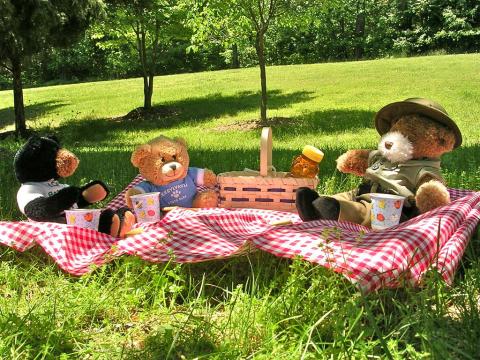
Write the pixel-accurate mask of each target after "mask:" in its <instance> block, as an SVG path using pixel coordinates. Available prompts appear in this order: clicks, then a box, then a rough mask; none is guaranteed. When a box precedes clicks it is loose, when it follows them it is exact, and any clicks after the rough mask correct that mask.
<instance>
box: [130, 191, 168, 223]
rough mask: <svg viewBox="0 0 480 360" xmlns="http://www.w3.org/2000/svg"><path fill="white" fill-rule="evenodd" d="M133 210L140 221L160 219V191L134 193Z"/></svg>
mask: <svg viewBox="0 0 480 360" xmlns="http://www.w3.org/2000/svg"><path fill="white" fill-rule="evenodd" d="M130 199H131V200H132V206H133V210H134V211H135V216H136V218H137V222H138V223H144V222H157V221H160V218H161V213H160V193H159V192H151V193H144V194H138V195H132V196H131V197H130Z"/></svg>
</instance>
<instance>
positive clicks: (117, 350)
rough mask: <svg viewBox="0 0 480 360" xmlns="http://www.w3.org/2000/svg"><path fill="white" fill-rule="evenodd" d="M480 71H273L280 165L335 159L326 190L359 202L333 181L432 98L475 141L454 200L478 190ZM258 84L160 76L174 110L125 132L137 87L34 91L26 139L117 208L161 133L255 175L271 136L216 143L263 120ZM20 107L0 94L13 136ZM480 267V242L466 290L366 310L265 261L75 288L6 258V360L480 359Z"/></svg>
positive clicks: (146, 273)
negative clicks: (44, 136) (137, 151)
mask: <svg viewBox="0 0 480 360" xmlns="http://www.w3.org/2000/svg"><path fill="white" fill-rule="evenodd" d="M479 60H480V56H479V55H460V56H440V57H429V58H415V59H397V60H381V61H366V62H358V63H342V64H321V65H301V66H280V67H273V68H269V69H268V75H269V84H270V87H271V89H272V91H271V92H270V98H269V100H270V109H271V110H270V113H269V116H271V117H282V118H286V119H287V121H282V122H281V123H279V125H278V126H274V129H273V147H274V151H273V162H274V165H275V166H276V168H277V169H278V170H280V171H285V170H287V169H288V167H289V165H290V162H291V159H292V158H293V157H294V156H295V155H297V154H298V153H299V152H300V150H301V148H302V147H303V145H304V144H307V143H311V144H313V145H316V146H318V147H319V148H321V149H322V150H323V151H324V152H325V159H324V161H323V162H322V164H321V170H320V180H321V181H320V186H319V190H320V191H321V192H324V193H335V192H339V191H343V190H347V189H349V188H351V187H353V186H355V184H357V183H358V181H359V179H358V178H356V177H354V176H346V175H343V174H340V173H339V172H338V171H336V170H335V159H336V158H337V157H338V156H339V155H340V154H341V153H343V152H344V151H345V150H347V149H351V148H374V147H375V146H376V141H377V139H378V135H377V134H376V132H375V130H374V129H373V116H374V114H375V112H376V111H377V110H378V109H379V108H380V107H381V106H383V105H385V104H386V103H388V102H390V101H395V100H399V99H403V98H406V97H411V96H426V97H432V98H434V99H436V100H437V101H439V102H440V103H442V105H444V106H445V108H446V109H447V110H448V111H449V113H450V114H451V115H452V117H453V118H454V119H455V120H457V122H458V123H459V126H460V128H461V129H462V131H463V135H464V139H465V142H464V145H463V146H462V147H461V148H459V149H457V150H455V151H454V152H452V153H451V154H446V155H445V156H444V158H443V162H442V164H443V169H444V174H445V177H446V179H447V181H448V183H449V185H450V186H452V187H460V188H471V189H478V188H479V187H480V170H479V166H478V164H479V160H478V159H479V154H480V149H479V146H480V141H479V139H480V130H479V128H478V127H477V126H476V125H475V124H476V121H477V114H479V113H480V104H479V103H478V101H476V99H478V98H479V96H480V90H479V88H478V87H476V86H474V84H475V83H476V82H477V83H478V81H480V71H479V70H480V65H479V64H480V61H479ZM467 80H468V81H467ZM257 82H258V74H257V70H256V69H244V70H232V71H221V72H211V73H200V74H184V75H177V76H165V77H159V78H158V79H157V81H156V86H157V88H156V89H155V93H154V102H155V103H156V104H157V106H158V107H159V108H160V107H167V108H169V109H174V110H175V111H174V112H173V113H172V115H171V116H160V117H152V118H149V119H147V120H144V121H125V120H122V119H121V117H122V116H123V115H125V114H127V113H128V112H129V111H130V110H132V109H134V108H136V107H138V106H139V105H141V94H142V93H141V81H140V80H139V79H130V80H123V81H111V82H97V83H85V84H78V85H69V86H56V87H48V88H36V89H28V90H26V92H25V97H26V99H27V101H28V103H27V116H29V117H30V119H32V121H30V123H29V126H31V127H33V128H35V129H36V130H37V131H40V132H41V133H48V132H54V133H56V134H57V135H59V137H60V138H61V140H62V141H63V143H64V144H65V146H66V147H67V148H69V149H71V150H73V151H74V152H75V153H76V154H77V155H78V156H79V158H80V161H81V163H80V166H79V169H78V170H77V172H76V173H75V174H74V175H73V176H72V177H71V178H69V179H68V181H67V182H68V183H70V184H80V183H84V182H87V181H90V180H94V179H102V180H103V181H105V182H106V183H107V185H108V186H109V187H110V189H111V193H112V195H111V196H113V195H114V194H116V193H118V192H119V191H121V190H122V189H123V187H124V186H125V185H126V184H128V183H129V182H130V181H131V179H132V178H133V177H134V176H135V175H136V172H135V169H134V168H133V167H132V166H131V164H130V155H131V152H132V150H133V149H134V147H135V146H136V145H137V144H139V143H142V142H144V141H147V140H148V139H150V138H153V137H154V136H157V135H159V134H164V135H167V136H182V137H184V138H185V139H186V140H187V142H188V144H189V149H190V158H191V164H192V165H193V166H198V167H208V168H210V169H212V170H214V171H215V172H217V173H219V172H224V171H230V170H239V169H243V168H244V167H248V168H253V169H256V168H258V166H259V136H260V130H251V129H249V130H248V131H240V130H234V131H221V130H219V129H225V128H227V129H228V126H229V125H231V124H242V122H247V121H250V120H252V119H255V118H256V117H257V107H258V103H259V98H258V91H257V86H258V85H257ZM9 99H10V93H7V92H1V93H0V131H4V130H8V129H9V126H11V124H12V122H13V112H12V109H11V107H10V103H11V100H9ZM288 119H290V120H291V122H289V121H288ZM19 146H20V143H19V142H16V141H15V140H14V139H11V138H9V139H7V140H4V141H1V142H0V179H1V184H2V186H0V204H1V207H0V219H5V220H17V219H20V218H21V216H20V214H19V212H18V210H17V207H16V200H15V194H16V190H17V189H18V186H19V185H18V184H17V182H16V180H15V178H14V174H13V171H12V161H13V154H14V152H15V150H16V149H17V148H18V147H19ZM476 238H478V236H477V237H476ZM479 255H480V243H479V241H478V240H477V239H474V240H473V241H471V242H470V244H469V247H468V249H467V252H466V254H465V256H464V259H463V262H462V264H461V266H460V269H459V271H458V274H457V277H456V280H455V283H454V286H453V287H448V286H446V285H445V284H444V283H443V282H442V281H441V280H439V278H438V276H437V274H436V273H434V272H432V273H429V275H428V278H427V280H426V282H425V285H424V286H423V287H422V288H419V289H412V288H410V287H409V286H406V287H405V288H403V289H398V290H382V291H380V292H378V293H373V294H369V295H366V296H365V295H362V294H360V293H359V292H358V291H357V290H356V289H355V288H354V286H353V285H351V284H350V283H348V282H347V281H346V280H344V279H343V278H342V277H340V276H339V275H335V274H332V273H331V272H330V271H328V270H327V269H324V268H322V267H318V266H315V265H312V264H308V263H305V262H303V261H301V260H299V259H294V260H287V259H280V258H276V257H273V256H271V255H269V254H265V253H261V252H254V253H251V254H249V255H248V256H242V257H238V258H232V259H227V260H218V261H212V262H206V263H201V264H185V265H176V264H173V263H169V264H149V263H146V262H144V261H142V260H140V259H137V258H134V257H123V258H120V259H116V260H114V261H113V262H111V263H110V264H108V265H106V266H103V267H102V268H99V269H96V270H95V271H94V272H92V273H91V274H89V275H86V276H84V277H82V278H75V277H71V276H69V275H67V274H65V273H63V272H61V271H60V270H59V269H58V268H57V266H56V265H55V264H53V263H52V261H51V260H50V258H49V257H48V256H46V255H45V254H44V252H43V251H42V250H41V249H39V248H34V249H31V250H29V251H27V252H26V253H23V254H22V253H18V252H15V251H13V250H10V249H8V248H0V358H16V359H34V358H46V359H54V358H55V359H56V358H60V359H77V358H79V359H85V358H92V359H164V358H170V359H182V358H186V359H193V358H200V359H204V358H208V359H238V358H241V359H245V358H255V359H297V358H298V359H302V358H303V359H318V358H334V359H337V358H342V359H343V358H346V359H350V358H354V359H357V358H359V359H364V358H371V357H379V358H392V359H406V358H452V359H476V358H478V357H479V356H480V342H479V341H478V338H479V336H480V309H479V299H480V290H479V289H480V263H479V261H478V258H479Z"/></svg>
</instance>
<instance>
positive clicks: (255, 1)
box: [192, 0, 308, 121]
mask: <svg viewBox="0 0 480 360" xmlns="http://www.w3.org/2000/svg"><path fill="white" fill-rule="evenodd" d="M193 3H194V4H196V6H192V9H193V11H194V18H195V20H194V21H193V23H194V24H195V26H194V28H195V30H196V35H195V40H196V41H197V42H199V43H202V42H206V41H208V39H209V37H210V36H211V35H212V33H213V34H222V32H223V33H224V34H223V36H224V38H225V39H226V43H227V44H228V43H229V44H230V45H231V46H235V45H237V42H238V41H239V40H240V38H241V37H243V38H244V39H246V40H247V41H250V42H253V43H254V46H255V52H256V55H257V60H258V65H259V67H260V86H261V100H260V118H261V120H262V121H266V120H267V100H268V98H267V73H266V57H265V55H266V54H265V37H266V34H267V32H268V31H269V29H270V28H271V27H272V26H273V24H274V23H275V22H276V21H277V20H278V19H280V18H282V17H283V16H286V15H289V16H291V15H292V13H293V12H294V11H295V10H298V8H299V7H297V6H295V5H296V2H294V1H293V0H228V1H224V0H207V1H205V2H201V3H199V2H198V1H194V2H193ZM299 3H300V4H301V5H302V6H305V5H306V4H307V3H308V2H307V1H299ZM292 18H293V17H292Z"/></svg>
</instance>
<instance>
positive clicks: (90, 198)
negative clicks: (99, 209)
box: [77, 180, 110, 208]
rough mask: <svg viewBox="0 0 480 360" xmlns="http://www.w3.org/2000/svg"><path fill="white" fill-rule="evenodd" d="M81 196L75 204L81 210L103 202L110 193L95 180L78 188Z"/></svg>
mask: <svg viewBox="0 0 480 360" xmlns="http://www.w3.org/2000/svg"><path fill="white" fill-rule="evenodd" d="M80 190H81V196H80V199H79V200H78V202H77V205H78V207H80V208H83V207H86V206H89V205H91V204H94V203H96V202H98V201H102V200H104V199H105V198H106V197H107V196H108V194H109V193H110V191H109V190H108V188H107V185H105V184H104V183H103V182H101V181H100V180H95V181H92V182H90V183H88V184H87V185H84V186H82V187H81V188H80Z"/></svg>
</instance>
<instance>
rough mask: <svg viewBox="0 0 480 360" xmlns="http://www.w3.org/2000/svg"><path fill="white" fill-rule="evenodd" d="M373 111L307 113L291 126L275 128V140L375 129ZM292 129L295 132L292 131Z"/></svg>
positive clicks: (280, 125)
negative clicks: (300, 135)
mask: <svg viewBox="0 0 480 360" xmlns="http://www.w3.org/2000/svg"><path fill="white" fill-rule="evenodd" d="M374 116H375V113H374V112H373V111H366V110H347V109H327V110H320V111H314V112H310V113H305V114H303V115H300V116H298V117H296V118H295V119H292V121H291V124H288V123H287V124H279V125H278V126H275V138H277V137H278V138H279V139H283V140H285V139H289V138H292V137H296V136H299V134H302V136H307V135H319V136H320V135H322V134H337V133H343V132H354V131H357V130H360V129H374V121H373V119H374ZM292 127H294V128H295V131H292Z"/></svg>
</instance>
